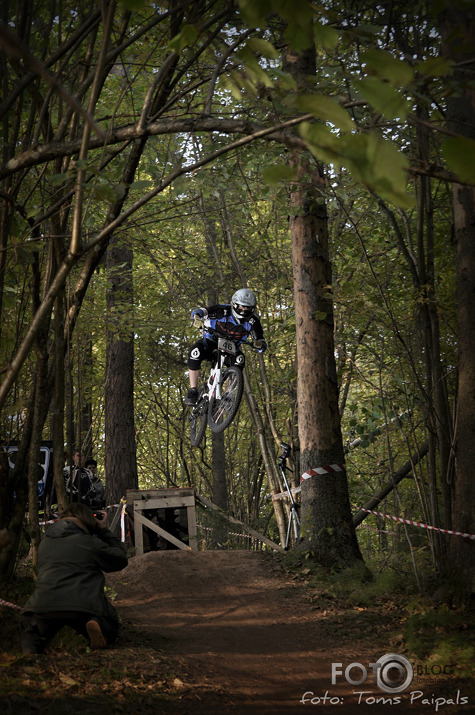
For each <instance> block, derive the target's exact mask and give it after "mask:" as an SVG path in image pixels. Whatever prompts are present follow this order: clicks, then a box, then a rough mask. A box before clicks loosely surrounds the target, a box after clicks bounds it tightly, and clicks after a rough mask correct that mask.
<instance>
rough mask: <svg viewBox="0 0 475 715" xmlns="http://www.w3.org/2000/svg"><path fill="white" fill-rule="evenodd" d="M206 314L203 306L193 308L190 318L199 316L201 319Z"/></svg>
mask: <svg viewBox="0 0 475 715" xmlns="http://www.w3.org/2000/svg"><path fill="white" fill-rule="evenodd" d="M207 315H208V311H207V310H205V308H195V309H194V310H192V311H191V317H192V318H201V320H203V319H204V318H206V316H207Z"/></svg>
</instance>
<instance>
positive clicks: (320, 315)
mask: <svg viewBox="0 0 475 715" xmlns="http://www.w3.org/2000/svg"><path fill="white" fill-rule="evenodd" d="M314 316H315V320H325V319H326V317H327V313H326V311H325V310H316V311H315V313H314Z"/></svg>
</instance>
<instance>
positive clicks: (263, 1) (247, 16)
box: [238, 0, 272, 27]
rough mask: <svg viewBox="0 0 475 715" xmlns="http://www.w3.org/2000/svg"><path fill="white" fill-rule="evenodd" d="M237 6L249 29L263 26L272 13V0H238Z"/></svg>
mask: <svg viewBox="0 0 475 715" xmlns="http://www.w3.org/2000/svg"><path fill="white" fill-rule="evenodd" d="M238 4H239V11H240V13H241V16H242V18H243V20H244V22H245V23H246V24H247V25H249V26H250V27H260V26H261V25H265V20H266V17H267V16H268V15H269V14H270V13H271V12H272V0H238Z"/></svg>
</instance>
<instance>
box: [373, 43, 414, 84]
mask: <svg viewBox="0 0 475 715" xmlns="http://www.w3.org/2000/svg"><path fill="white" fill-rule="evenodd" d="M362 60H363V62H364V63H365V64H366V68H367V70H370V72H369V73H370V74H375V75H377V76H378V77H381V78H382V79H386V80H388V82H390V83H391V84H392V85H394V86H395V87H407V85H408V84H410V83H411V82H412V80H413V79H414V70H413V69H412V67H411V66H410V65H409V64H408V63H407V62H404V60H400V59H398V58H397V57H394V55H392V54H390V53H389V52H384V50H376V49H368V50H365V51H364V52H363V55H362Z"/></svg>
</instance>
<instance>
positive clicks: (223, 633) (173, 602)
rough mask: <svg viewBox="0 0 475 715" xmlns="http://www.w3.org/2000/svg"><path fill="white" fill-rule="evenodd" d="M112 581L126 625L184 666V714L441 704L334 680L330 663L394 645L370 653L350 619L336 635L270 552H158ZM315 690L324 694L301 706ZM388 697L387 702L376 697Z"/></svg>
mask: <svg viewBox="0 0 475 715" xmlns="http://www.w3.org/2000/svg"><path fill="white" fill-rule="evenodd" d="M108 583H109V585H110V586H112V587H113V588H114V590H115V591H116V593H117V597H116V600H115V606H116V608H117V610H118V611H119V613H120V614H121V615H122V617H123V618H124V619H125V620H126V622H127V624H128V625H129V626H131V627H133V628H134V629H136V630H138V631H140V632H143V634H144V636H145V637H148V638H151V637H152V638H156V639H157V640H156V643H157V645H158V647H159V648H160V649H161V651H163V652H165V654H166V655H167V656H169V657H171V658H172V659H173V658H177V659H179V661H180V663H181V664H182V665H183V667H184V670H182V673H184V675H183V677H182V680H183V686H181V685H180V683H178V684H177V685H178V687H181V688H182V690H183V696H182V699H181V706H182V707H183V709H180V710H176V712H182V713H192V712H193V713H205V712H206V713H211V714H214V713H219V714H220V715H221V713H228V712H232V713H243V714H244V713H245V714H246V715H254V713H256V714H264V713H272V714H273V715H277V714H280V713H282V714H283V715H284V714H290V713H304V712H316V713H319V714H322V713H335V714H337V713H341V715H343V713H344V714H345V715H347V714H351V713H359V714H360V715H366V714H367V713H377V714H378V715H379V713H386V715H387V714H388V713H389V712H391V713H395V712H414V713H416V712H434V709H433V708H432V707H431V708H428V707H423V708H422V707H421V708H417V707H416V706H415V705H414V704H413V705H411V703H410V699H409V695H408V694H406V693H404V694H403V696H400V697H399V698H395V697H394V696H392V702H390V700H391V697H390V696H387V695H386V696H385V694H384V693H381V692H380V691H379V690H378V688H377V687H376V686H375V685H374V683H373V682H372V681H371V679H369V680H368V681H367V682H365V683H363V684H362V685H361V686H357V687H350V686H349V685H347V684H346V683H345V681H344V679H343V678H340V679H339V682H338V683H337V684H336V685H332V684H331V663H332V662H342V663H344V664H346V665H347V664H349V663H351V662H354V661H358V662H360V663H369V662H372V661H373V660H375V659H377V658H379V657H380V656H381V655H384V653H386V652H387V651H383V652H381V653H379V652H376V653H375V652H367V650H368V646H366V650H365V647H364V646H363V647H362V646H361V644H359V643H354V642H349V638H348V637H346V638H345V636H344V627H343V631H342V633H343V635H342V636H341V640H338V636H336V635H335V634H334V633H333V634H331V633H329V631H328V629H327V628H326V627H325V618H324V615H323V614H322V612H321V611H319V610H316V609H315V607H314V606H313V605H312V603H311V601H310V599H309V595H308V593H307V592H306V591H305V589H303V588H302V586H301V585H299V584H298V583H296V582H295V581H293V580H292V579H290V578H288V577H285V576H284V575H283V572H282V571H281V570H280V567H278V566H277V565H276V562H275V559H273V558H272V557H269V556H266V555H263V554H255V553H250V552H244V551H226V552H223V551H208V552H192V553H190V552H184V551H180V552H179V551H158V552H150V553H148V554H145V555H144V556H138V557H134V558H133V559H131V561H130V564H129V566H128V567H127V569H125V570H124V571H122V572H120V573H118V574H111V575H110V576H109V577H108ZM309 691H311V692H312V693H313V694H314V697H317V698H320V700H319V701H314V702H313V703H311V702H307V703H306V704H302V702H301V698H302V696H303V695H304V693H308V692H309ZM353 691H366V695H364V696H355V695H354V693H353ZM325 694H327V699H326V701H324V700H323V698H324V696H325ZM382 696H385V698H386V701H387V702H386V703H385V704H384V705H381V704H378V703H377V702H376V698H381V697H382ZM330 698H331V701H330ZM358 698H359V699H360V702H358ZM398 700H399V701H401V702H399V703H398ZM181 706H180V707H181ZM444 712H445V713H447V712H449V710H448V709H447V708H444Z"/></svg>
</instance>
